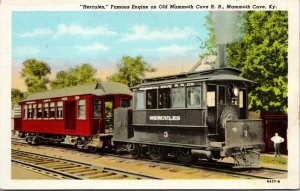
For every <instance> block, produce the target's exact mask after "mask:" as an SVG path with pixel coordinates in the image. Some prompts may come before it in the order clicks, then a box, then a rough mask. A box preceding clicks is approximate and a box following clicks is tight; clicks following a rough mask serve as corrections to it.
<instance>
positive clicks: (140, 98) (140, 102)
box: [135, 92, 145, 109]
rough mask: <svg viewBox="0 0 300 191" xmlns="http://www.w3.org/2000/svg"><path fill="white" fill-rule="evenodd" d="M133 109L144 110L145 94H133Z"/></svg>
mask: <svg viewBox="0 0 300 191" xmlns="http://www.w3.org/2000/svg"><path fill="white" fill-rule="evenodd" d="M135 109H145V92H136V93H135Z"/></svg>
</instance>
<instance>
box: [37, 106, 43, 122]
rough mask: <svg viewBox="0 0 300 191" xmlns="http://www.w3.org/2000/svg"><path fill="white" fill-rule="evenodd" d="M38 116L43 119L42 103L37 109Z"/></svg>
mask: <svg viewBox="0 0 300 191" xmlns="http://www.w3.org/2000/svg"><path fill="white" fill-rule="evenodd" d="M37 118H38V119H41V118H42V104H41V103H39V104H38V111H37Z"/></svg>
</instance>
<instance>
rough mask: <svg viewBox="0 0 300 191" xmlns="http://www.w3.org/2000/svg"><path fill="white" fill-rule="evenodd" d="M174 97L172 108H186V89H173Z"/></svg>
mask: <svg viewBox="0 0 300 191" xmlns="http://www.w3.org/2000/svg"><path fill="white" fill-rule="evenodd" d="M171 95H172V108H179V107H185V88H173V89H172V90H171Z"/></svg>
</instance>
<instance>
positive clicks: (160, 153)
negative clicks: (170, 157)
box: [148, 145, 167, 161]
mask: <svg viewBox="0 0 300 191" xmlns="http://www.w3.org/2000/svg"><path fill="white" fill-rule="evenodd" d="M148 152H149V156H150V158H151V159H152V160H154V161H161V160H163V159H164V158H166V156H167V152H166V147H162V146H157V145H149V146H148Z"/></svg>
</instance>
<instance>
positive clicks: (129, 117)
mask: <svg viewBox="0 0 300 191" xmlns="http://www.w3.org/2000/svg"><path fill="white" fill-rule="evenodd" d="M240 73H241V72H240V71H239V70H237V69H234V68H230V67H221V68H218V69H211V70H205V71H199V72H191V73H182V74H178V75H170V76H164V77H158V78H149V79H144V80H143V81H142V83H141V84H139V85H137V86H134V87H132V90H133V108H118V109H116V110H115V112H114V137H113V141H114V144H119V145H124V144H126V145H127V148H128V149H129V150H130V151H131V153H132V155H133V156H134V157H135V158H139V157H140V156H141V155H142V154H143V153H148V154H149V156H150V157H151V158H152V159H153V160H162V159H163V158H164V157H166V156H167V155H173V156H175V157H176V158H177V160H178V161H180V162H181V163H183V164H190V163H191V162H192V161H193V160H195V159H197V158H205V159H208V160H214V159H220V158H224V157H233V158H234V160H235V167H236V168H244V167H245V168H252V167H253V168H254V167H259V166H260V162H259V152H260V151H262V150H264V143H263V128H262V121H261V120H250V119H247V115H248V108H247V106H248V102H247V96H248V88H249V87H250V86H252V85H253V82H252V81H250V80H247V79H245V78H242V77H240Z"/></svg>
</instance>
